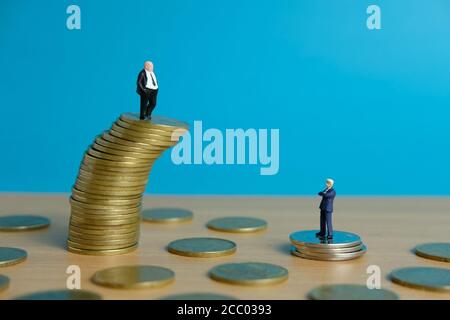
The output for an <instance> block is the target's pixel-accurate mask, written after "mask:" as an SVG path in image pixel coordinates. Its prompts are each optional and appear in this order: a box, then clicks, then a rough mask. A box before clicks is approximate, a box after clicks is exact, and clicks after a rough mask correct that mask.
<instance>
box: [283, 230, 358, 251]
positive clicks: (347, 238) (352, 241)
mask: <svg viewBox="0 0 450 320" xmlns="http://www.w3.org/2000/svg"><path fill="white" fill-rule="evenodd" d="M317 232H319V230H305V231H297V232H294V233H292V234H290V235H289V239H290V240H291V242H292V243H293V244H294V245H296V246H302V245H305V246H308V247H310V248H324V247H326V248H345V247H354V246H356V245H358V244H360V243H361V238H360V237H359V236H358V235H356V234H354V233H350V232H344V231H334V232H333V239H331V240H327V239H319V238H318V237H316V233H317Z"/></svg>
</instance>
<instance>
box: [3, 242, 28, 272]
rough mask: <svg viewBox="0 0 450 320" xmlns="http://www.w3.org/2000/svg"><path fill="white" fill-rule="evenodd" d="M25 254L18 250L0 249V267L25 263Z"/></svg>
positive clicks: (23, 251)
mask: <svg viewBox="0 0 450 320" xmlns="http://www.w3.org/2000/svg"><path fill="white" fill-rule="evenodd" d="M26 258H27V252H26V251H25V250H22V249H18V248H8V247H0V267H8V266H12V265H14V264H18V263H20V262H22V261H25V259H26Z"/></svg>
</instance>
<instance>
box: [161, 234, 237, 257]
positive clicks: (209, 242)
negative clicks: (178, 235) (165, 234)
mask: <svg viewBox="0 0 450 320" xmlns="http://www.w3.org/2000/svg"><path fill="white" fill-rule="evenodd" d="M167 249H168V251H169V252H170V253H174V254H177V255H180V256H187V257H197V258H211V257H221V256H227V255H230V254H233V253H234V252H236V244H235V243H234V242H233V241H230V240H225V239H218V238H186V239H180V240H175V241H172V242H171V243H169V245H168V248H167Z"/></svg>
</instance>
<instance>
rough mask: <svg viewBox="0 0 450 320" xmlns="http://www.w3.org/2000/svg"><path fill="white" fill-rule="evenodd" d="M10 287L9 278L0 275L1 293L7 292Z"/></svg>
mask: <svg viewBox="0 0 450 320" xmlns="http://www.w3.org/2000/svg"><path fill="white" fill-rule="evenodd" d="M8 287H9V278H8V277H7V276H3V275H1V274H0V291H3V290H6V289H8Z"/></svg>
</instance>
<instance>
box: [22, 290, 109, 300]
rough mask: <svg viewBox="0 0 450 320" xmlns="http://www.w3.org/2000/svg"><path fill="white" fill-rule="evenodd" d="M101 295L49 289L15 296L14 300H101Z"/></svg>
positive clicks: (89, 292)
mask: <svg viewBox="0 0 450 320" xmlns="http://www.w3.org/2000/svg"><path fill="white" fill-rule="evenodd" d="M101 299H102V297H101V296H100V295H99V294H97V293H95V292H91V291H86V290H77V289H74V290H69V289H64V290H51V291H42V292H36V293H32V294H27V295H23V296H20V297H17V298H16V299H15V300H101Z"/></svg>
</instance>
